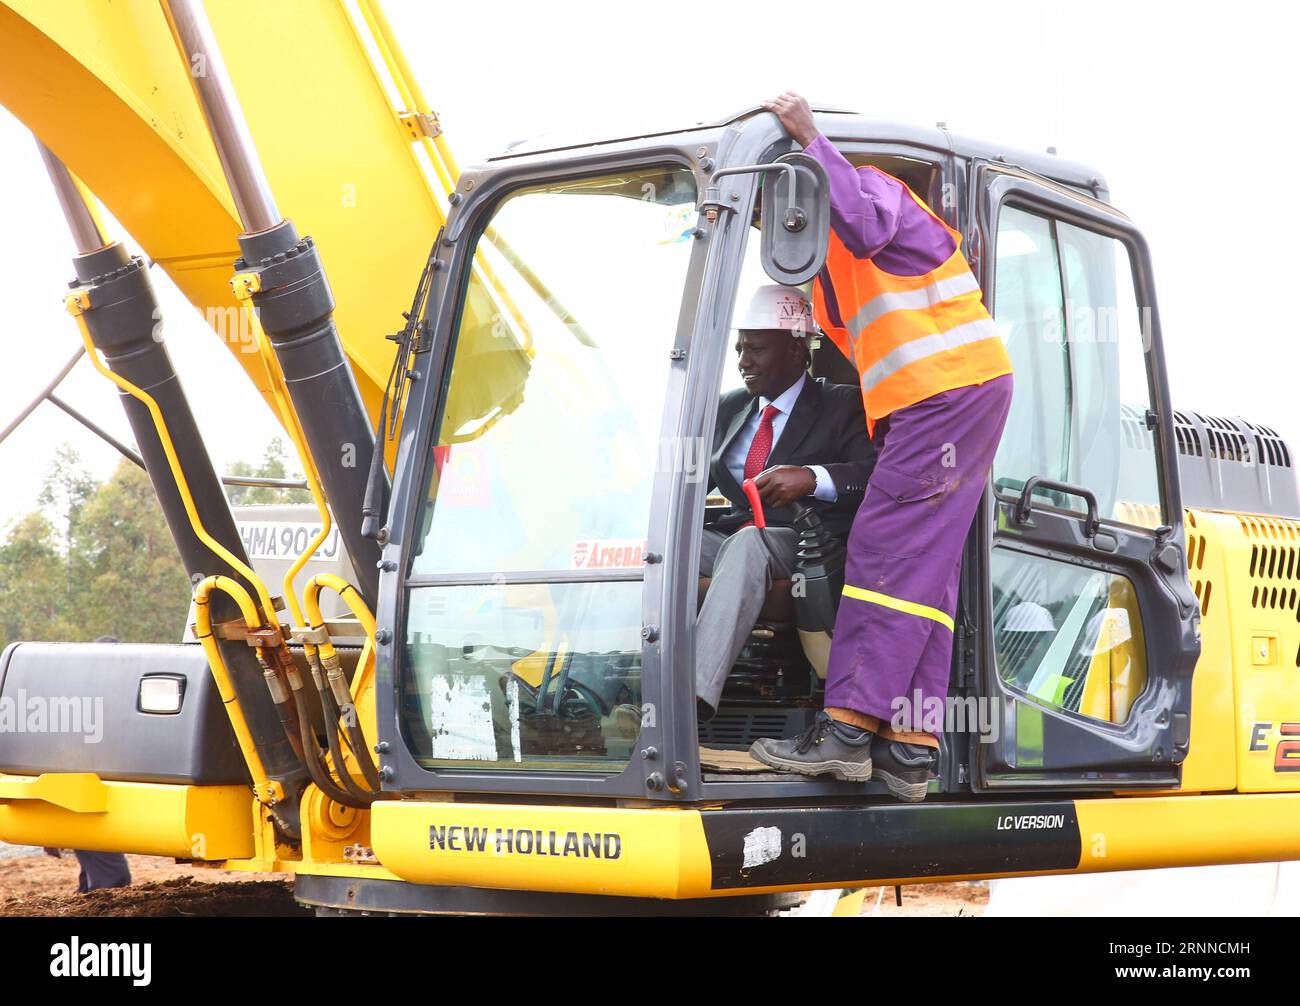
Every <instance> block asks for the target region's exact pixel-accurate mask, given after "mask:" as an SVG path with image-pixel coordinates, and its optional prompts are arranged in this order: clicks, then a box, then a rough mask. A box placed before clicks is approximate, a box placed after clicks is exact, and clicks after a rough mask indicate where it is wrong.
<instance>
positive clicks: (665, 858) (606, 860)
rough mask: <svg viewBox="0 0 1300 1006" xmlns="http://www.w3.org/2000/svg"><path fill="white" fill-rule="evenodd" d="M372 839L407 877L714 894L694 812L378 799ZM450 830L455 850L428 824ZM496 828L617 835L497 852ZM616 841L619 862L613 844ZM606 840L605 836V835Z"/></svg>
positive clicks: (384, 859)
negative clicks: (588, 852)
mask: <svg viewBox="0 0 1300 1006" xmlns="http://www.w3.org/2000/svg"><path fill="white" fill-rule="evenodd" d="M370 817H371V820H370V842H371V846H372V848H373V849H374V850H375V855H376V856H377V857H378V858H379V861H380V862H381V863H382V864H383V865H384V866H385V867H386V868H387V869H389V870H391V871H392V872H393V873H395V874H396V875H397V876H399V877H401V878H402V879H403V880H410V881H414V882H416V883H420V884H451V885H457V884H465V885H469V886H471V887H498V888H505V889H508V890H518V891H567V892H573V893H578V894H618V895H628V896H637V897H650V898H686V897H700V896H703V895H706V894H708V893H710V882H711V878H712V866H711V865H710V857H709V849H708V843H707V842H706V841H705V838H704V826H703V824H702V822H701V819H700V815H699V814H698V813H697V812H694V811H687V810H679V809H677V808H672V807H669V808H664V809H662V810H641V809H617V810H616V809H612V808H597V807H553V806H545V807H542V806H517V805H490V804H462V803H423V802H412V801H404V800H403V801H384V802H381V803H376V804H375V805H374V806H373V807H372V808H371V809H370ZM431 827H444V828H446V827H450V828H453V829H455V834H456V838H455V839H454V840H453V842H452V845H453V846H459V847H460V849H461V850H462V851H455V850H454V849H453V850H447V851H444V850H438V851H436V852H434V851H431V850H430V848H429V845H430V828H431ZM465 828H469V829H480V830H482V831H485V832H486V836H485V837H486V838H487V843H486V846H485V848H484V849H483V851H474V852H466V851H463V850H464V848H465V844H466V840H465V838H464V837H463V836H465V835H466V834H467V833H466V832H464V831H462V830H461V829H465ZM498 828H503V829H515V830H516V831H523V832H534V833H535V832H536V831H537V830H538V829H542V831H543V836H544V837H543V839H542V840H543V841H548V838H547V837H546V836H547V835H549V833H550V832H552V831H554V832H556V833H557V834H558V836H559V839H560V841H561V842H563V841H564V837H565V836H566V835H567V834H568V833H569V832H576V833H578V834H579V835H582V834H596V835H600V836H606V835H609V836H615V838H613V839H609V842H610V843H611V845H609V846H603V847H602V855H601V856H600V857H599V858H597V857H595V856H586V857H580V856H534V855H517V854H511V853H505V854H500V855H498V854H497V853H496V851H495V849H496V847H495V845H494V844H493V841H492V840H491V837H490V836H492V835H494V834H495V833H496V830H497V829H498ZM615 840H616V841H617V842H618V849H617V853H618V854H617V856H616V857H615V856H613V855H611V853H612V852H613V851H614V850H613V848H612V843H613V842H614V841H615ZM601 841H602V842H603V841H604V839H603V838H602V839H601Z"/></svg>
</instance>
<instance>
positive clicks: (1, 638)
mask: <svg viewBox="0 0 1300 1006" xmlns="http://www.w3.org/2000/svg"><path fill="white" fill-rule="evenodd" d="M66 586H67V585H66V582H65V571H64V557H63V555H62V553H61V552H60V550H59V546H58V536H57V534H56V533H55V530H54V525H53V524H51V523H50V521H49V519H48V518H47V517H46V516H45V515H44V514H42V513H40V512H39V511H35V512H33V513H29V514H26V515H24V516H22V517H20V518H18V520H17V521H15V522H14V524H13V526H12V527H11V528H10V529H9V533H8V534H7V535H6V536H5V541H4V544H3V545H0V644H2V645H6V646H7V645H8V644H9V643H12V642H14V641H16V640H19V639H58V638H59V634H60V633H61V631H62V630H63V628H64V626H63V613H64V611H65V609H66V607H67V603H66V601H67V593H66Z"/></svg>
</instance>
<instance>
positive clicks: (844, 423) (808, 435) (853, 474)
mask: <svg viewBox="0 0 1300 1006" xmlns="http://www.w3.org/2000/svg"><path fill="white" fill-rule="evenodd" d="M757 409H758V398H757V396H754V395H751V394H750V393H749V392H748V391H746V390H745V389H744V388H737V389H736V390H734V391H728V392H727V393H726V394H725V395H723V396H722V398H721V400H720V401H719V402H718V421H717V424H716V425H715V426H714V428H713V460H712V466H711V467H710V470H709V474H710V478H711V480H712V484H713V485H715V486H717V488H718V491H719V492H721V493H722V495H724V496H726V497H727V499H728V500H729V501H730V502H731V508H730V509H729V510H728V511H727V512H726V513H725V514H723V515H722V516H720V517H719V518H717V519H716V520H714V521H713V522H711V523H710V525H709V526H710V527H712V528H714V529H716V530H718V531H722V532H723V533H727V534H729V533H730V532H732V531H734V530H736V528H738V527H740V525H741V524H744V523H745V522H746V521H748V520H750V519H751V516H752V515H751V513H750V509H749V503H748V501H747V500H746V499H745V494H744V492H742V491H741V488H740V485H739V484H738V483H737V482H736V479H735V478H734V477H733V476H732V474H731V472H730V471H728V470H727V467H726V465H724V464H723V463H722V456H723V455H724V454H725V453H726V450H727V448H728V447H730V446H731V444H732V441H734V440H735V439H736V437H737V436H738V435H739V434H740V429H741V427H742V426H744V425H745V421H746V420H747V419H749V417H750V416H752V415H753V414H754V413H755V411H757ZM875 463H876V452H875V448H874V447H872V445H871V438H870V437H868V436H867V420H866V415H865V414H864V412H863V410H862V392H861V391H860V390H859V389H858V387H857V385H851V384H827V383H826V382H825V381H823V380H819V379H816V380H815V379H813V378H811V377H809V378H808V380H807V382H806V383H805V384H804V388H803V391H802V392H801V393H800V395H799V397H798V399H796V400H795V403H794V408H793V409H791V410H790V415H789V417H788V418H787V419H786V421H785V428H784V429H783V430H782V431H781V436H780V437H779V438H778V439H777V441H776V444H775V445H774V446H773V447H772V453H771V455H769V457H768V459H767V467H768V468H771V467H774V466H776V465H801V466H802V465H821V466H822V467H823V468H825V469H826V472H827V474H829V475H830V477H831V480H832V481H833V482H834V483H835V488H836V490H837V491H838V493H839V495H838V496H837V497H836V499H835V502H834V503H824V502H822V501H821V500H819V499H815V498H813V497H811V496H810V497H808V499H807V500H805V501H804V502H806V503H807V505H809V506H811V507H813V508H814V509H816V510H817V511H818V512H819V513H820V514H821V518H822V526H823V527H824V528H825V529H826V531H827V532H828V533H829V534H831V535H834V536H835V537H837V538H840V539H844V538H847V537H848V533H849V528H850V526H852V524H853V517H854V515H855V514H856V513H857V512H858V506H859V505H860V504H861V503H862V497H863V494H864V493H865V492H866V490H867V478H868V476H870V474H871V469H872V468H873V467H874V466H875ZM793 519H794V508H793V507H782V508H780V509H776V510H773V509H768V510H767V522H768V524H769V525H788V524H790V522H791V521H792V520H793Z"/></svg>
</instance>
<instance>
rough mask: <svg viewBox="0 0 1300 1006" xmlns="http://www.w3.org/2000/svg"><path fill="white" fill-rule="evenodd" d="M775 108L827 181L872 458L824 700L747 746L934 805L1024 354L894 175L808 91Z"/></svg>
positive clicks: (788, 765) (825, 285) (837, 335)
mask: <svg viewBox="0 0 1300 1006" xmlns="http://www.w3.org/2000/svg"><path fill="white" fill-rule="evenodd" d="M763 107H764V108H766V109H767V110H769V111H771V112H775V113H776V115H777V116H778V118H780V120H781V123H782V125H784V126H785V128H786V129H787V130H788V131H789V133H790V135H791V136H792V137H793V138H794V139H795V140H796V141H797V142H798V143H800V144H801V145H802V146H803V148H804V151H805V152H806V153H807V154H809V155H810V156H812V157H814V158H816V159H817V161H818V162H819V163H820V164H821V165H822V166H823V167H824V168H825V169H826V173H827V175H828V176H829V180H830V205H831V235H830V249H829V252H828V254H827V259H826V266H825V268H824V269H823V270H822V272H821V274H820V275H819V276H818V277H817V279H816V280H815V282H814V288H813V304H814V317H815V319H816V321H817V323H818V325H819V326H820V327H821V329H822V330H823V331H824V332H825V333H826V335H827V336H828V337H829V338H830V339H831V341H832V342H834V343H835V345H836V346H837V347H838V348H839V350H840V352H842V353H843V354H844V356H845V357H846V358H847V359H848V360H849V361H850V362H852V363H853V364H854V365H855V366H856V368H857V371H858V375H859V378H860V382H861V385H862V397H863V403H864V406H865V409H866V415H867V427H868V429H869V430H870V431H871V434H872V441H873V444H874V446H875V447H876V451H877V461H876V467H875V470H874V471H873V472H872V475H871V478H870V481H869V482H868V484H867V493H866V496H865V498H864V499H863V502H862V506H861V507H860V508H859V510H858V513H857V516H856V518H855V519H854V523H853V527H852V529H851V531H850V533H849V539H848V556H847V560H846V565H845V571H844V579H845V583H844V594H843V596H842V598H841V599H840V606H839V612H838V615H837V617H836V620H835V633H834V637H833V640H832V644H831V653H830V665H829V668H828V672H827V678H826V708H825V710H824V711H823V712H822V713H820V714H819V715H818V717H817V720H816V722H814V724H813V725H812V726H811V727H810V728H809V729H808V730H807V731H806V732H805V733H804V734H803V735H801V736H799V737H795V738H790V739H783V740H775V739H764V740H759V741H756V742H755V743H754V745H753V747H752V748H751V753H752V754H753V756H754V757H755V758H757V759H758V760H759V761H762V762H764V763H766V764H768V765H770V766H772V767H774V768H777V769H781V770H783V771H788V772H798V773H802V774H805V775H824V774H829V775H833V776H835V777H837V778H840V779H847V780H853V781H866V780H869V779H872V778H875V779H879V780H881V781H883V782H884V783H885V784H886V786H888V788H889V791H890V792H891V793H892V794H893V795H894V796H896V797H898V798H899V799H903V800H907V801H917V800H922V799H924V798H925V793H926V790H927V787H928V781H929V779H930V778H931V777H932V776H933V774H934V772H935V770H936V768H937V765H938V748H939V734H940V733H941V732H942V730H943V725H942V724H943V722H944V713H945V710H946V699H947V695H948V678H949V670H950V666H951V661H952V644H953V614H954V611H955V609H956V604H957V584H958V578H959V575H960V573H961V554H962V547H963V545H964V543H965V541H966V536H967V532H968V531H969V530H970V526H971V521H972V519H973V517H974V515H975V511H976V508H977V507H978V505H979V500H980V497H981V496H982V495H983V492H984V488H985V486H986V485H987V483H988V476H989V471H990V469H991V467H992V465H993V456H994V454H995V452H996V451H997V446H998V441H999V440H1000V438H1001V436H1002V428H1003V426H1004V424H1005V423H1006V418H1007V412H1008V410H1009V409H1010V406H1011V391H1012V376H1011V370H1012V367H1011V359H1010V357H1009V356H1008V355H1007V351H1006V347H1005V346H1004V344H1003V342H1002V338H1001V335H1000V333H999V332H998V330H997V327H996V326H995V325H994V324H993V320H992V319H991V318H990V317H989V314H988V312H987V311H986V310H985V308H984V304H983V300H982V295H981V292H980V288H979V284H978V282H977V281H976V279H975V276H974V275H973V274H972V273H971V270H970V266H969V265H968V264H967V262H966V259H965V257H964V256H963V255H962V253H961V235H960V234H959V233H958V232H957V231H955V230H953V229H952V228H951V227H949V226H948V225H947V224H946V223H945V222H944V221H942V220H940V219H939V218H938V217H937V216H936V215H935V214H934V213H933V212H931V210H930V208H929V207H928V206H926V205H925V203H924V202H922V201H921V200H920V199H919V198H918V197H917V196H916V195H915V194H914V193H913V192H912V191H911V190H910V189H909V188H908V187H907V186H906V185H905V184H903V183H902V182H901V181H899V180H898V179H897V178H894V177H893V176H891V175H888V174H886V173H885V172H883V171H881V170H879V169H878V168H875V167H865V168H861V169H858V168H854V167H853V165H851V164H850V163H849V162H848V161H847V160H846V159H845V158H844V156H843V155H842V154H841V153H840V152H839V151H838V150H836V149H835V147H833V146H832V145H831V143H830V141H828V140H827V139H826V138H825V137H824V136H822V135H821V134H820V133H819V132H818V131H817V127H816V126H815V125H814V122H813V116H812V110H811V109H810V108H809V106H808V102H807V101H805V100H804V99H803V98H801V97H799V96H798V95H796V94H793V93H788V92H787V93H786V94H783V95H782V96H781V97H779V98H776V99H774V100H772V101H769V102H764V103H763Z"/></svg>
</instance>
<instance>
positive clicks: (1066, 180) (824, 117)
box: [488, 105, 1108, 200]
mask: <svg viewBox="0 0 1300 1006" xmlns="http://www.w3.org/2000/svg"><path fill="white" fill-rule="evenodd" d="M813 112H814V113H815V115H816V119H817V125H818V128H819V129H821V131H822V132H823V133H825V134H826V136H827V137H828V138H829V139H831V140H832V141H842V142H853V141H857V142H863V141H869V142H875V143H887V144H903V145H906V146H911V147H919V148H922V149H928V150H933V151H935V152H936V153H939V154H951V155H955V156H957V157H961V158H966V159H975V158H980V159H983V160H988V161H997V162H999V163H1005V164H1010V165H1014V166H1017V167H1020V168H1024V169H1026V170H1028V171H1031V172H1033V173H1034V174H1036V175H1040V176H1042V177H1044V178H1050V179H1052V180H1053V181H1056V182H1059V183H1061V184H1063V185H1069V186H1071V187H1073V188H1078V189H1083V190H1085V191H1088V192H1090V193H1092V194H1093V195H1094V196H1096V197H1097V198H1099V199H1103V200H1105V199H1106V198H1107V194H1108V193H1107V187H1106V180H1105V178H1104V177H1103V176H1102V174H1101V172H1100V171H1098V170H1097V169H1095V168H1093V167H1092V166H1090V165H1088V164H1084V163H1081V162H1077V161H1070V160H1066V159H1063V158H1060V157H1057V156H1056V155H1055V154H1052V153H1047V152H1038V151H1030V150H1025V149H1021V148H1017V147H1013V146H1009V145H1007V144H1004V143H994V142H988V141H984V140H978V139H973V138H971V137H967V136H962V135H960V134H956V133H953V132H951V131H950V130H949V129H948V128H947V125H946V124H945V123H936V124H935V125H934V126H918V125H916V124H914V123H906V122H897V121H891V120H884V119H872V118H868V117H866V116H863V115H861V114H859V113H857V112H854V111H850V110H848V109H844V108H837V107H833V106H828V105H813ZM769 114H771V113H768V112H765V111H764V110H763V108H762V107H761V106H759V105H751V106H748V107H746V108H742V109H739V110H738V111H735V112H733V113H731V114H729V115H725V116H723V117H721V118H719V119H714V120H711V121H700V122H696V123H694V124H693V125H688V126H684V127H683V126H681V125H676V126H671V127H667V126H665V127H664V128H649V129H644V130H630V131H625V132H615V133H607V134H605V135H603V136H590V135H569V136H564V135H556V134H544V135H542V136H538V137H535V138H533V139H528V140H521V141H519V142H517V143H514V144H511V145H510V146H509V147H508V148H507V149H506V150H504V151H502V152H501V153H499V154H497V155H495V156H493V157H489V158H488V162H489V163H494V162H501V161H508V160H510V159H512V158H520V157H531V156H536V155H540V154H563V153H566V152H570V151H575V150H580V149H586V148H592V147H600V146H606V145H612V144H620V145H622V144H628V143H636V142H638V141H642V140H656V141H662V140H664V139H665V138H668V137H673V136H681V137H682V138H683V139H687V142H690V141H689V139H688V138H690V137H693V136H695V135H697V134H698V135H701V138H702V134H706V133H709V132H717V131H719V130H722V129H726V128H728V127H734V126H737V125H739V124H740V123H743V122H745V121H746V120H748V119H752V118H754V117H756V116H760V115H769Z"/></svg>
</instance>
